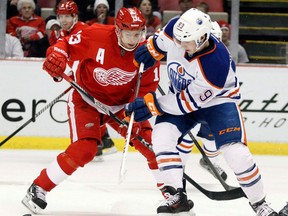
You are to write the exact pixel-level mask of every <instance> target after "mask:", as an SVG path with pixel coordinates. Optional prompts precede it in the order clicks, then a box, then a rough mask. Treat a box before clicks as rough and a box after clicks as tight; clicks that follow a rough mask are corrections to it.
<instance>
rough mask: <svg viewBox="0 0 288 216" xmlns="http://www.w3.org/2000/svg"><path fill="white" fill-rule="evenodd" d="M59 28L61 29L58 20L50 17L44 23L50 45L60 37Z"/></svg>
mask: <svg viewBox="0 0 288 216" xmlns="http://www.w3.org/2000/svg"><path fill="white" fill-rule="evenodd" d="M60 30H61V25H60V23H59V21H58V20H56V19H50V20H49V21H48V22H47V23H46V31H45V33H46V35H47V37H48V40H49V44H50V45H53V44H55V43H56V41H57V40H58V38H59V37H60ZM51 35H52V37H51Z"/></svg>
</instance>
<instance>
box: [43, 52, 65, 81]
mask: <svg viewBox="0 0 288 216" xmlns="http://www.w3.org/2000/svg"><path fill="white" fill-rule="evenodd" d="M66 62H67V59H66V57H65V56H63V55H61V54H59V53H57V52H52V53H51V54H49V55H48V56H47V58H46V60H45V61H44V64H43V70H45V71H47V72H48V73H49V74H50V76H52V77H53V78H58V77H61V75H62V74H63V73H64V71H65V68H66Z"/></svg>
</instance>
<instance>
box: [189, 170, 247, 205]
mask: <svg viewBox="0 0 288 216" xmlns="http://www.w3.org/2000/svg"><path fill="white" fill-rule="evenodd" d="M184 178H185V179H186V180H187V181H188V182H189V183H190V184H192V185H193V186H194V187H195V188H197V189H198V190H199V191H200V192H202V193H203V194H204V195H205V196H207V197H208V198H209V199H212V200H217V201H223V200H234V199H239V198H242V197H246V195H245V193H244V192H243V190H242V189H241V188H240V187H238V188H234V189H231V190H228V191H208V190H206V189H204V188H203V187H201V186H200V185H199V184H197V182H195V181H194V180H193V179H192V178H191V177H189V176H188V175H187V174H186V173H184ZM246 198H247V197H246Z"/></svg>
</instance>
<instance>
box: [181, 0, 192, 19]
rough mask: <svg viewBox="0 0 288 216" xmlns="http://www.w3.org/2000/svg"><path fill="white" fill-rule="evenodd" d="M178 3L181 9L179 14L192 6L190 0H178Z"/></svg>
mask: <svg viewBox="0 0 288 216" xmlns="http://www.w3.org/2000/svg"><path fill="white" fill-rule="evenodd" d="M178 4H179V7H180V10H181V15H182V14H183V13H185V12H186V11H187V10H189V9H190V8H192V7H193V1H192V0H179V2H178Z"/></svg>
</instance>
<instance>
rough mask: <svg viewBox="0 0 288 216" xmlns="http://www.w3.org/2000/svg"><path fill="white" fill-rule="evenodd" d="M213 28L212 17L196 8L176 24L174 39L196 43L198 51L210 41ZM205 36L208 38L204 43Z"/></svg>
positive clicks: (190, 10)
mask: <svg viewBox="0 0 288 216" xmlns="http://www.w3.org/2000/svg"><path fill="white" fill-rule="evenodd" d="M211 28H212V24H211V19H210V16H209V15H208V14H205V13H203V12H201V11H200V10H198V9H196V8H191V9H189V10H188V11H186V12H185V13H184V14H183V15H182V16H181V17H180V18H179V19H178V20H177V22H176V23H175V25H174V27H173V37H174V38H175V39H176V40H177V41H179V42H189V41H195V42H196V45H197V48H196V50H198V49H199V48H200V47H201V46H202V45H203V44H204V43H205V42H206V41H207V40H208V39H209V35H210V33H211ZM205 35H206V38H205V40H204V41H202V40H201V38H202V36H205Z"/></svg>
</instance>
